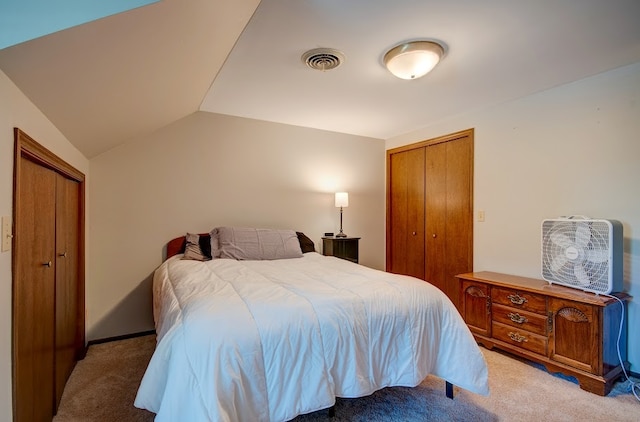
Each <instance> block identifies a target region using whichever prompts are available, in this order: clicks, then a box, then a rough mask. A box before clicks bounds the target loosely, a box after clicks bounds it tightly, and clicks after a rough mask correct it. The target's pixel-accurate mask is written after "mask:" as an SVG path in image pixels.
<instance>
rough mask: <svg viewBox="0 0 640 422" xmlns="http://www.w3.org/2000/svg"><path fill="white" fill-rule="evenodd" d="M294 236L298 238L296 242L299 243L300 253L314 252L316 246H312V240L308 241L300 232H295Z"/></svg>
mask: <svg viewBox="0 0 640 422" xmlns="http://www.w3.org/2000/svg"><path fill="white" fill-rule="evenodd" d="M296 235H297V236H298V241H299V242H300V249H301V250H302V253H307V252H315V251H316V245H314V243H313V240H311V239H309V238H308V237H307V236H306V235H305V234H304V233H302V232H296Z"/></svg>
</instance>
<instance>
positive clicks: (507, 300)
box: [457, 271, 631, 396]
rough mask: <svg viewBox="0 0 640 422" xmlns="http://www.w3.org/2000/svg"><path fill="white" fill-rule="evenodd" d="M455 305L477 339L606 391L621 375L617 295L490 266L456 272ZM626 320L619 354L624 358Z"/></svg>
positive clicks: (622, 295) (589, 387) (584, 385)
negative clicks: (494, 269) (502, 271)
mask: <svg viewBox="0 0 640 422" xmlns="http://www.w3.org/2000/svg"><path fill="white" fill-rule="evenodd" d="M457 277H458V279H459V280H460V309H461V314H462V317H463V318H464V320H465V322H466V323H467V325H468V326H469V329H470V330H471V332H472V333H473V335H474V337H475V338H476V340H477V341H478V343H481V344H483V345H484V346H485V347H487V348H489V349H492V348H494V347H497V348H499V349H502V350H505V351H508V352H511V353H513V354H515V355H518V356H521V357H524V358H526V359H529V360H531V361H534V362H538V363H541V364H542V365H544V366H545V367H546V368H547V369H548V370H549V371H550V372H561V373H563V374H566V375H571V376H573V377H575V378H576V379H577V380H578V382H579V383H580V387H581V388H582V389H584V390H587V391H590V392H592V393H596V394H599V395H601V396H605V395H607V394H608V393H609V391H610V390H611V387H612V385H613V383H614V382H615V381H616V380H617V379H618V378H619V377H620V376H621V375H622V367H621V365H620V361H619V358H618V351H617V346H616V343H617V340H618V332H619V329H620V316H621V313H622V312H623V307H622V306H621V305H620V302H618V301H617V300H615V299H613V298H610V297H607V296H602V295H595V294H593V293H586V292H583V291H581V290H576V289H571V288H568V287H563V286H559V285H550V284H549V283H547V282H546V281H544V280H539V279H534V278H526V277H518V276H513V275H507V274H500V273H494V272H486V271H485V272H475V273H467V274H460V275H458V276H457ZM615 296H616V297H618V298H619V299H621V300H622V302H623V304H624V312H625V326H623V330H622V336H621V338H620V354H621V356H622V360H623V362H624V364H625V367H628V362H627V361H626V360H627V335H626V302H627V301H628V300H629V299H630V298H631V297H630V296H629V295H627V294H626V293H616V294H615Z"/></svg>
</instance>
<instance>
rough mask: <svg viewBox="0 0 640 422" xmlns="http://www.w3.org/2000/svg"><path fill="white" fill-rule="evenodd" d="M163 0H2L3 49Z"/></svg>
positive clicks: (0, 38)
mask: <svg viewBox="0 0 640 422" xmlns="http://www.w3.org/2000/svg"><path fill="white" fill-rule="evenodd" d="M157 1H159V0H109V1H103V0H56V1H51V0H2V5H1V6H0V49H2V48H6V47H9V46H12V45H15V44H19V43H22V42H25V41H29V40H32V39H34V38H38V37H42V36H44V35H48V34H52V33H54V32H57V31H61V30H63V29H66V28H71V27H72V26H76V25H81V24H83V23H87V22H91V21H93V20H95V19H100V18H104V17H105V16H110V15H113V14H116V13H121V12H124V11H126V10H131V9H135V8H136V7H140V6H144V5H146V4H149V3H155V2H157Z"/></svg>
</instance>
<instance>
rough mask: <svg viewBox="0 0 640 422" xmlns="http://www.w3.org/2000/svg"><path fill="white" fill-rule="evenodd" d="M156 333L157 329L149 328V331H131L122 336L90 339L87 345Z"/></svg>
mask: <svg viewBox="0 0 640 422" xmlns="http://www.w3.org/2000/svg"><path fill="white" fill-rule="evenodd" d="M155 333H156V330H149V331H142V332H139V333H131V334H124V335H121V336H114V337H107V338H100V339H96V340H90V341H89V342H88V343H87V347H89V346H92V345H94V344H101V343H108V342H110V341H118V340H126V339H130V338H136V337H143V336H149V335H152V334H155Z"/></svg>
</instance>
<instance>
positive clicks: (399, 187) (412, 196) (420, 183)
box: [387, 148, 425, 279]
mask: <svg viewBox="0 0 640 422" xmlns="http://www.w3.org/2000/svg"><path fill="white" fill-rule="evenodd" d="M387 162H388V168H387V183H388V185H387V186H388V189H387V271H389V272H392V273H397V274H406V275H411V276H414V277H417V278H421V279H424V276H425V273H424V271H425V266H424V256H425V255H424V252H425V251H424V246H425V245H424V212H425V208H424V193H425V191H424V188H425V185H424V171H425V152H424V148H416V149H410V150H407V151H399V152H394V153H391V154H390V155H389V157H388V161H387Z"/></svg>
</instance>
